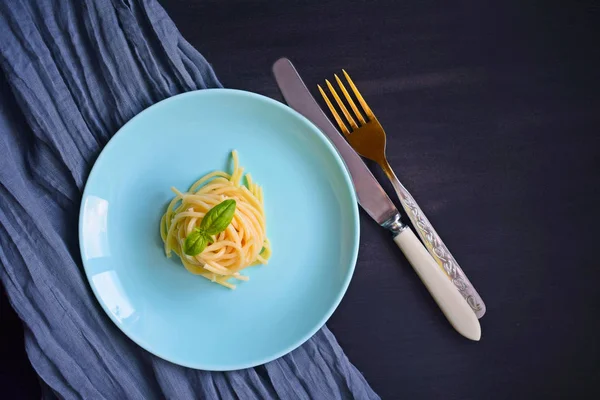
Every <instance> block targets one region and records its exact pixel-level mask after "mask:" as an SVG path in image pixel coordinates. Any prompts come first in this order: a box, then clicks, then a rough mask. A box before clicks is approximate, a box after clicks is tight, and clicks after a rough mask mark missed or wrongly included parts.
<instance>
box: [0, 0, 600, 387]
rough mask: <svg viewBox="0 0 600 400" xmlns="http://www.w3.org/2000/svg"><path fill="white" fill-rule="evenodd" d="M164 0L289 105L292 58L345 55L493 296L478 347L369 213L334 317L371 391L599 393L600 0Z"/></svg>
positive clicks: (252, 86)
mask: <svg viewBox="0 0 600 400" xmlns="http://www.w3.org/2000/svg"><path fill="white" fill-rule="evenodd" d="M161 3H162V4H163V6H164V7H165V8H166V10H167V12H168V13H169V15H170V16H171V18H173V19H174V20H175V23H176V24H177V25H178V27H179V29H180V30H181V32H182V33H183V35H184V37H186V38H187V39H188V40H189V41H190V42H191V43H192V44H193V45H194V46H195V47H196V48H197V49H198V50H199V51H200V52H201V53H202V54H203V55H204V56H205V57H206V58H207V59H208V60H209V61H210V62H211V63H212V64H213V66H214V68H215V70H216V72H217V75H218V76H219V77H220V79H221V81H222V83H223V84H224V85H225V86H226V87H232V88H239V89H244V90H250V91H254V92H258V93H261V94H264V95H267V96H270V97H273V98H276V99H279V100H281V96H280V94H279V92H278V89H277V87H276V84H275V82H274V80H273V78H272V76H271V65H272V63H273V62H274V61H275V60H276V59H277V58H279V57H281V56H287V57H288V58H290V59H291V60H292V61H293V62H295V64H296V67H297V68H298V70H299V72H300V73H301V75H302V76H303V77H304V80H305V81H306V83H307V85H309V87H310V88H312V89H314V88H315V86H316V84H317V83H322V82H323V81H324V79H325V78H331V77H332V74H333V73H334V72H338V71H339V70H340V69H341V68H345V69H347V70H348V71H349V72H350V73H351V75H352V76H353V78H354V81H355V82H356V84H357V85H358V87H359V89H360V90H361V92H362V93H363V95H364V97H366V99H367V101H368V102H369V104H370V106H371V108H372V109H373V110H374V112H375V113H376V114H377V116H378V117H379V120H380V121H381V122H382V124H383V125H384V127H385V128H386V130H387V133H388V156H389V159H390V163H391V164H392V166H393V167H394V169H395V170H396V172H397V174H398V175H399V177H400V179H401V180H402V181H403V183H404V184H405V186H407V187H408V188H409V190H411V192H412V194H413V195H414V196H415V198H417V199H418V200H419V202H420V205H421V207H422V208H423V209H424V210H425V211H426V213H427V215H428V217H429V219H430V220H431V221H432V222H433V223H434V225H435V227H436V229H437V231H438V232H439V233H440V235H441V236H442V238H443V239H444V241H445V242H446V244H447V245H448V247H449V248H450V249H451V250H452V251H453V254H454V256H455V257H456V259H457V260H458V261H459V262H460V264H461V265H462V267H463V269H464V270H465V272H466V273H467V275H468V276H469V278H470V280H471V281H472V282H473V284H474V285H475V286H476V288H477V289H478V291H479V293H480V294H481V296H482V297H483V299H484V301H485V302H486V305H487V314H486V316H485V317H484V318H483V319H482V320H481V323H482V330H483V337H482V340H481V342H479V343H473V342H469V341H468V340H466V339H464V338H462V337H461V336H459V335H458V334H457V333H456V332H454V331H453V330H452V328H451V327H450V325H449V324H448V323H447V322H446V321H445V319H444V317H443V315H442V314H441V312H440V311H439V310H438V308H437V307H436V305H435V303H434V302H433V300H432V299H431V298H430V296H429V295H428V293H427V292H426V290H425V289H424V287H423V286H422V285H421V284H420V282H419V280H418V278H417V276H416V275H415V273H414V272H413V271H412V269H411V268H410V266H409V265H408V263H407V261H406V260H405V259H404V258H403V256H402V254H401V252H400V251H399V250H398V249H397V248H396V246H395V245H394V244H393V242H392V241H391V240H390V238H389V237H388V235H387V234H386V232H385V231H384V230H382V229H380V228H379V227H378V226H376V224H375V223H374V222H373V221H371V220H369V218H368V217H366V215H365V214H364V213H361V235H362V239H361V247H360V254H359V259H358V264H357V268H356V272H355V275H354V279H353V281H352V284H351V286H350V288H349V290H348V293H347V294H346V296H345V298H344V300H343V302H342V304H341V305H340V307H339V308H338V310H337V311H336V313H335V314H334V316H333V317H332V318H331V320H330V321H329V323H328V325H329V327H330V328H331V330H332V331H333V332H334V333H335V335H336V336H337V338H338V341H339V342H340V344H341V345H342V347H343V348H344V350H345V351H346V354H347V355H348V357H349V358H350V360H351V361H352V362H353V363H354V364H355V365H356V366H357V368H358V369H360V370H361V371H362V372H363V373H364V375H365V377H366V378H367V380H368V381H369V382H370V383H371V385H372V386H373V388H374V389H375V391H377V392H378V393H379V394H380V395H381V396H382V397H383V398H388V399H396V398H407V399H418V398H443V399H506V398H519V399H520V398H545V399H548V398H599V396H600V385H598V384H597V383H596V384H594V380H597V379H599V378H600V341H599V340H598V336H599V335H600V331H598V328H600V324H599V323H598V317H599V316H600V315H599V311H600V307H599V306H600V291H599V289H598V285H599V284H600V261H599V257H598V246H599V245H598V239H599V238H600V235H598V234H597V232H596V229H597V227H598V226H599V224H600V213H599V211H598V207H599V205H600V204H599V202H600V185H599V183H600V179H598V176H599V174H600V150H599V148H598V146H599V145H600V140H599V139H600V138H599V134H600V131H599V128H600V95H599V90H600V42H599V41H598V38H600V35H598V32H597V31H598V30H600V29H599V28H598V27H599V24H600V20H599V18H598V17H599V16H600V12H599V11H600V10H599V8H598V7H597V6H594V5H593V2H589V3H585V2H566V1H565V2H549V1H539V2H529V1H509V2H495V3H489V2H485V1H459V2H449V1H443V0H439V1H380V2H378V1H369V2H359V1H356V2H349V1H341V0H340V1H323V2H321V1H304V2H294V1H216V0H215V1H199V0H163V1H161ZM313 93H316V91H314V90H313ZM377 172H378V173H377V176H378V177H380V178H382V179H381V180H382V182H383V179H384V178H383V175H382V174H380V173H379V171H377ZM385 187H386V189H388V192H389V193H390V194H393V191H392V190H391V188H390V187H389V185H386V186H385ZM0 327H1V329H0V332H1V335H0V357H1V360H2V362H1V365H0V368H1V369H0V376H1V379H2V380H1V385H2V390H3V392H4V393H7V392H8V393H11V394H13V396H12V397H10V398H29V397H32V398H35V397H38V396H39V388H38V387H37V380H36V377H35V374H34V373H33V371H32V370H31V367H30V365H29V363H28V361H27V359H26V356H25V353H24V350H23V340H22V327H21V324H20V322H19V320H18V318H17V317H16V316H15V315H14V313H13V311H12V309H10V306H9V305H8V301H7V300H6V297H5V295H4V294H2V300H1V308H0Z"/></svg>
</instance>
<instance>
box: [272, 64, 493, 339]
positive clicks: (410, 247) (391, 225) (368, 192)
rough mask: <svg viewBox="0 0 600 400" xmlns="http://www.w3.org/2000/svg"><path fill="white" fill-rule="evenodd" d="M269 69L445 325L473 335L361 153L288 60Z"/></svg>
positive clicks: (461, 305)
mask: <svg viewBox="0 0 600 400" xmlns="http://www.w3.org/2000/svg"><path fill="white" fill-rule="evenodd" d="M273 74H274V76H275V80H276V81H277V84H278V85H279V89H280V90H281V93H282V94H283V97H284V99H285V101H286V102H287V104H288V105H289V106H290V107H291V108H293V109H294V110H296V111H297V112H299V113H300V114H302V115H303V116H304V117H306V118H307V119H308V120H309V121H311V122H312V123H313V124H315V125H316V126H317V127H318V128H319V129H320V130H321V131H322V132H323V133H324V134H325V135H326V136H327V137H328V138H329V140H330V141H331V142H332V143H333V145H334V146H335V148H336V149H337V151H338V152H339V154H340V155H341V157H342V158H343V160H344V162H345V164H346V167H347V168H348V171H349V172H350V175H351V176H352V182H353V183H354V189H355V190H356V195H357V198H358V203H359V204H360V206H361V207H362V208H363V209H364V210H365V211H366V212H367V214H368V215H369V216H370V217H371V218H373V219H374V220H375V222H377V223H378V224H379V225H381V226H383V227H384V228H386V229H388V230H389V231H390V232H391V233H392V237H393V240H394V242H395V243H396V244H397V245H398V247H400V250H402V252H403V253H404V255H405V256H406V258H407V259H408V261H409V262H410V264H411V265H412V267H413V268H414V270H415V272H416V273H417V275H418V276H419V278H421V281H422V282H423V283H424V284H425V286H426V287H427V289H428V290H429V293H430V294H431V296H432V297H433V299H434V300H435V302H436V303H437V304H438V306H439V307H440V309H441V310H442V312H443V313H444V315H445V316H446V318H447V319H448V321H449V322H450V324H451V325H452V326H453V327H454V329H456V330H457V331H458V332H459V333H460V334H461V335H463V336H464V337H466V338H468V339H471V340H479V339H480V338H481V326H480V325H479V320H478V319H477V316H476V315H475V313H474V312H473V310H472V309H471V306H470V305H469V304H468V303H467V301H466V300H465V299H464V298H463V297H462V295H461V294H460V292H459V291H458V289H457V288H456V287H455V286H454V285H453V284H452V282H451V281H450V280H449V279H448V277H447V275H446V274H445V273H444V272H442V270H441V269H440V268H439V266H438V264H437V263H436V261H435V260H434V259H433V257H431V255H430V254H429V252H428V251H427V249H425V247H424V246H423V244H422V243H421V242H420V241H419V239H418V238H417V237H416V236H415V234H414V233H413V231H412V230H411V229H410V228H409V227H408V226H407V225H405V224H404V223H403V222H402V221H401V214H400V212H399V211H398V209H397V208H396V206H395V205H394V203H392V201H391V200H390V198H389V197H388V195H387V194H386V193H385V191H384V190H383V188H382V187H381V185H380V184H379V182H378V181H377V179H375V177H374V176H373V174H372V173H371V171H370V170H369V168H368V167H367V166H366V165H365V163H364V162H363V160H362V159H361V157H360V156H359V155H358V154H357V153H356V152H355V151H354V149H352V147H350V145H349V144H348V143H347V142H346V139H344V137H343V136H342V135H341V134H340V133H339V131H338V130H337V128H336V127H335V126H333V124H332V123H331V121H329V119H328V118H327V116H326V115H325V113H323V111H322V110H321V107H319V105H318V104H317V102H316V101H315V99H314V97H313V96H312V95H311V94H310V92H309V90H308V89H307V88H306V85H305V84H304V82H303V81H302V78H301V77H300V75H299V74H298V72H297V71H296V69H295V68H294V66H293V65H292V63H291V62H290V60H288V59H286V58H281V59H279V60H277V61H276V62H275V64H273Z"/></svg>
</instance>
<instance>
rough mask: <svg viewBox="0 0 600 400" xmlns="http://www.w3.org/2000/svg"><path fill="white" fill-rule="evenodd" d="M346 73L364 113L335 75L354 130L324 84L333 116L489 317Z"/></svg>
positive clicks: (472, 300) (427, 244)
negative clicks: (387, 151) (399, 174)
mask: <svg viewBox="0 0 600 400" xmlns="http://www.w3.org/2000/svg"><path fill="white" fill-rule="evenodd" d="M342 72H343V74H344V77H345V78H346V81H347V82H348V85H349V86H350V89H351V90H352V92H353V93H354V96H355V97H356V99H357V100H358V103H359V104H360V108H361V109H362V112H361V110H359V107H357V105H356V103H355V102H354V100H353V99H352V97H351V95H350V94H349V93H348V90H346V87H345V86H344V84H343V83H342V80H341V79H340V78H339V77H338V76H337V75H334V76H335V80H336V82H337V84H338V86H339V88H340V91H341V92H342V94H343V95H344V98H345V99H346V101H347V103H348V104H349V105H350V108H351V109H352V112H350V111H348V108H347V107H346V106H345V105H344V102H343V101H342V99H340V96H338V93H337V92H336V90H335V88H334V87H333V85H332V84H331V82H329V81H328V80H325V82H326V84H327V87H328V89H329V92H330V93H331V95H332V96H333V98H334V99H335V102H336V103H337V105H338V107H339V109H340V110H341V111H342V114H343V115H344V117H345V120H346V122H347V123H348V125H349V126H350V127H347V126H346V124H345V123H344V121H343V118H342V117H341V116H340V114H339V113H338V111H337V110H336V108H335V107H334V105H333V104H332V102H331V101H330V100H329V97H328V96H327V94H326V93H325V91H324V90H323V88H322V87H321V85H318V88H319V91H320V92H321V95H322V96H323V99H324V100H325V102H326V103H327V106H328V107H329V110H330V111H331V114H333V117H334V118H335V121H336V122H337V124H338V126H339V127H340V130H341V131H342V133H343V134H344V136H345V137H346V140H347V141H348V143H350V145H351V146H352V148H353V149H354V150H355V151H356V152H357V153H358V154H360V155H361V156H363V157H365V158H368V159H369V160H372V161H375V162H376V163H377V164H379V166H380V167H381V168H382V169H383V171H384V172H385V174H386V176H387V177H388V179H389V180H390V181H391V183H392V185H393V186H394V190H395V191H396V194H397V195H398V198H399V199H400V203H401V204H402V207H403V208H404V211H405V212H406V214H407V215H408V217H409V218H410V220H411V222H412V224H413V226H414V227H415V229H416V231H417V233H418V234H419V237H420V238H421V240H422V241H423V243H424V244H425V247H426V248H427V250H428V251H429V253H430V254H431V255H432V256H433V258H434V259H435V261H436V262H437V263H438V264H439V266H440V267H441V268H442V269H443V270H444V271H445V272H446V274H447V275H448V277H449V278H450V279H451V280H452V282H453V283H454V285H455V286H456V287H457V288H458V290H459V291H460V292H461V294H462V295H463V297H464V298H465V299H466V300H467V302H468V303H469V305H470V306H471V308H472V309H473V311H474V312H475V314H476V315H477V317H478V318H481V317H482V316H483V314H485V304H484V303H483V300H482V299H481V297H480V296H479V294H478V293H477V291H476V290H475V288H474V287H473V285H472V284H471V282H470V281H469V279H468V278H467V277H466V275H465V273H464V272H463V270H462V269H461V268H460V266H459V265H458V263H457V262H456V260H455V259H454V257H453V256H452V254H451V253H450V251H449V250H448V248H447V247H446V245H445V244H444V242H443V241H442V239H441V238H440V236H439V235H438V234H437V232H436V231H435V229H434V228H433V226H432V225H431V223H430V222H429V220H428V219H427V217H426V216H425V213H423V211H422V210H421V208H420V207H419V205H418V204H417V202H416V201H415V199H414V198H413V197H412V196H411V194H410V193H409V192H408V190H406V188H405V187H404V186H403V185H402V183H400V180H398V178H397V177H396V174H395V173H394V171H393V170H392V167H391V166H390V163H389V162H388V160H387V157H386V155H385V147H386V135H385V131H384V130H383V127H382V126H381V124H380V123H379V121H378V120H377V117H376V116H375V114H373V111H371V108H370V107H369V106H368V105H367V102H366V101H365V99H364V98H363V97H362V95H361V94H360V92H359V91H358V89H357V88H356V85H354V82H353V81H352V79H351V78H350V76H349V75H348V73H347V72H346V71H344V70H342ZM363 114H364V116H363ZM353 115H354V117H353Z"/></svg>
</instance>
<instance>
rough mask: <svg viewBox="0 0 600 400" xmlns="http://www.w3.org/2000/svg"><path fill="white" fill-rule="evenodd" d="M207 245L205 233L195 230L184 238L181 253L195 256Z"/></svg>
mask: <svg viewBox="0 0 600 400" xmlns="http://www.w3.org/2000/svg"><path fill="white" fill-rule="evenodd" d="M207 243H208V242H207V240H206V236H205V233H204V232H203V231H201V230H199V229H196V230H194V231H193V232H192V233H190V234H189V235H188V236H187V237H186V238H185V242H183V252H184V253H185V254H187V255H188V256H197V255H198V254H200V253H202V252H203V251H204V249H205V248H206V244H207Z"/></svg>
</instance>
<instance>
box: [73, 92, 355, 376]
mask: <svg viewBox="0 0 600 400" xmlns="http://www.w3.org/2000/svg"><path fill="white" fill-rule="evenodd" d="M216 92H220V93H231V94H234V95H236V96H246V97H250V98H253V99H255V100H257V101H262V102H265V103H267V104H269V105H271V106H274V107H278V108H280V109H282V110H284V111H285V112H287V113H288V114H290V115H292V116H293V117H295V118H299V119H300V120H302V121H303V122H304V124H305V125H306V127H307V128H308V129H310V130H311V131H313V133H314V134H315V135H314V136H315V138H316V140H319V141H321V142H322V143H323V144H324V145H325V147H326V148H327V149H328V150H329V151H330V153H331V156H332V157H333V161H335V163H336V164H337V165H338V166H339V167H340V169H341V172H342V177H343V180H344V182H345V185H344V188H345V189H346V190H345V191H347V192H348V194H349V195H350V200H351V204H352V207H350V210H351V215H352V219H353V222H354V223H352V224H351V226H352V229H353V230H354V232H353V243H352V248H351V249H350V250H351V251H352V254H351V257H350V263H349V265H348V269H347V272H346V276H345V277H344V281H343V283H342V285H341V286H340V289H339V292H338V293H337V295H336V297H335V299H334V301H333V302H332V304H331V305H330V306H329V308H328V309H327V311H326V312H325V314H324V315H323V317H322V318H321V320H319V322H318V323H316V324H315V326H314V327H313V328H312V329H310V330H309V331H308V332H307V333H305V334H304V335H303V336H302V337H301V338H300V339H298V340H296V341H294V342H293V343H291V344H290V345H288V346H287V347H286V348H284V349H282V350H280V351H279V352H276V353H273V354H271V353H270V354H269V355H266V356H264V357H263V358H261V359H256V360H252V361H247V362H243V363H238V364H237V365H210V364H206V363H202V362H197V363H189V362H182V361H181V360H176V359H173V358H172V357H170V356H169V355H168V354H159V353H160V352H155V351H154V350H153V349H152V346H151V345H149V344H148V343H146V342H145V340H144V339H143V338H141V337H138V336H136V335H133V334H132V333H131V332H127V331H126V330H125V328H124V326H123V324H122V323H121V322H119V321H118V320H117V319H116V318H115V316H114V315H113V313H112V312H110V310H109V308H108V306H107V305H106V303H105V302H104V301H103V300H102V297H101V296H100V294H99V293H98V290H97V288H96V285H94V283H93V281H92V277H91V276H90V269H89V267H88V265H87V262H86V258H85V254H84V247H83V243H84V241H83V237H84V230H83V215H84V205H85V200H86V198H87V196H88V195H89V193H88V191H89V186H90V182H91V181H92V180H93V178H94V176H95V174H96V173H98V172H97V170H98V169H101V168H103V167H102V160H103V158H104V156H105V155H106V153H107V152H108V151H110V149H111V148H112V147H114V146H115V143H118V140H119V139H118V138H119V137H122V135H123V134H127V127H128V125H130V124H131V123H132V122H133V121H134V120H137V119H138V118H144V117H145V116H146V115H148V114H149V113H151V112H152V111H153V110H154V109H155V108H158V107H161V106H164V104H165V103H169V102H173V101H177V100H180V99H181V98H184V97H193V96H210V95H213V94H214V93H216ZM131 132H135V130H132V131H131ZM78 231H79V232H78V239H79V250H80V254H81V259H82V264H83V268H84V270H85V275H86V278H87V280H88V284H89V285H90V287H91V289H92V292H93V293H94V296H95V297H96V300H97V301H98V303H99V304H100V306H101V307H102V309H103V310H104V312H105V313H106V314H107V315H108V317H109V318H110V319H111V321H112V322H113V323H114V324H115V325H116V326H117V327H118V328H119V330H120V331H121V332H123V334H125V336H127V337H128V338H129V339H130V340H132V341H133V342H134V343H136V344H137V345H138V346H140V347H141V348H143V349H144V350H146V351H148V352H149V353H151V354H153V355H155V356H157V357H159V358H161V359H163V360H166V361H169V362H171V363H174V364H177V365H181V366H184V367H188V368H193V369H199V370H205V371H235V370H241V369H246V368H252V367H256V366H259V365H263V364H266V363H268V362H270V361H273V360H276V359H278V358H280V357H282V356H284V355H286V354H288V353H290V352H292V351H293V350H295V349H297V348H298V347H300V346H302V345H303V344H304V343H305V342H306V341H308V340H309V339H310V338H311V337H313V336H314V335H315V334H316V333H317V332H318V331H319V330H320V329H321V328H322V327H323V326H325V324H326V323H327V321H328V320H329V318H331V316H332V315H333V313H334V312H335V310H336V309H337V307H338V306H339V304H340V303H341V301H342V298H343V297H344V295H345V294H346V292H347V290H348V287H349V285H350V281H351V280H352V277H353V276H354V270H355V268H356V262H357V259H358V250H359V244H360V218H359V213H358V202H357V197H356V192H355V189H354V184H353V182H352V178H351V175H350V172H349V170H348V168H347V166H346V164H345V162H344V160H343V158H342V156H341V155H340V154H339V153H338V151H337V149H336V148H335V146H334V145H333V144H332V143H331V141H330V140H329V139H328V138H327V137H326V136H325V135H324V134H323V133H322V132H321V130H320V129H319V128H317V127H316V126H315V125H314V124H313V123H312V122H311V121H310V120H308V119H307V118H306V117H304V116H303V115H302V114H300V113H298V112H297V111H295V110H294V109H292V108H290V107H288V106H287V105H285V104H283V103H281V102H279V101H277V100H274V99H272V98H270V97H267V96H263V95H261V94H258V93H253V92H248V91H245V90H239V89H225V88H210V89H201V90H194V91H190V92H185V93H181V94H177V95H174V96H171V97H168V98H166V99H163V100H161V101H159V102H157V103H154V104H153V105H151V106H149V107H147V108H146V109H144V110H142V111H141V112H139V113H138V114H136V115H135V116H134V117H133V118H131V119H130V120H129V121H127V122H126V123H125V124H124V125H123V126H121V128H119V130H118V131H117V132H116V133H115V134H114V135H113V136H112V137H111V138H110V139H109V141H108V142H107V143H106V145H105V146H104V147H103V148H102V150H101V151H100V154H99V155H98V157H97V158H96V160H95V161H94V164H93V166H92V168H91V170H90V173H89V174H88V176H87V178H86V182H85V187H84V190H83V194H82V197H81V205H80V208H79V217H78Z"/></svg>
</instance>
